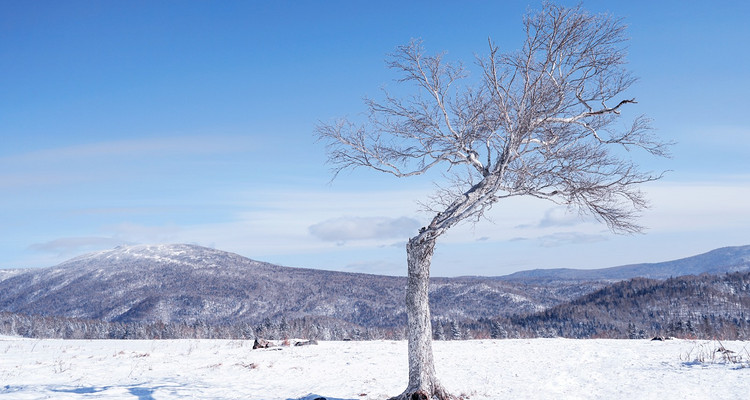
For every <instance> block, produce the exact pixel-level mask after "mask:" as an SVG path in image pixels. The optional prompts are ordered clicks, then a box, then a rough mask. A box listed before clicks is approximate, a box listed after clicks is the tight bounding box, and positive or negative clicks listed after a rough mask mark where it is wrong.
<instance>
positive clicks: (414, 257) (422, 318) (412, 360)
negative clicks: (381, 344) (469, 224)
mask: <svg viewBox="0 0 750 400" xmlns="http://www.w3.org/2000/svg"><path fill="white" fill-rule="evenodd" d="M433 236H434V232H429V231H425V230H423V231H422V232H420V234H419V235H417V236H415V237H413V238H411V239H410V240H409V242H408V243H407V245H406V256H407V263H408V267H409V270H408V279H407V289H406V314H407V318H408V339H409V345H408V347H409V384H408V386H407V388H406V390H405V391H404V392H403V393H402V394H401V395H399V396H396V397H393V398H392V399H391V400H412V399H435V398H437V399H454V398H455V397H453V396H451V395H450V394H448V392H446V391H445V389H443V387H442V385H440V383H439V382H438V380H437V375H436V374H435V366H434V362H433V356H432V322H431V317H430V303H429V289H430V286H429V285H430V262H431V261H432V254H433V252H434V250H435V240H436V237H433Z"/></svg>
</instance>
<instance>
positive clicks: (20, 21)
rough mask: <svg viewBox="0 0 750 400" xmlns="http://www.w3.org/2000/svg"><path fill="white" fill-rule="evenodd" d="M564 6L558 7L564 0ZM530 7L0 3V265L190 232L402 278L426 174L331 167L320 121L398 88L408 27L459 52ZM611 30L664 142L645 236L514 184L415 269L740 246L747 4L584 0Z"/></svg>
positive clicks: (578, 264)
mask: <svg viewBox="0 0 750 400" xmlns="http://www.w3.org/2000/svg"><path fill="white" fill-rule="evenodd" d="M563 4H570V5H573V4H575V3H574V2H563ZM539 5H540V2H537V1H502V2H500V1H466V2H460V3H459V2H442V1H422V2H420V1H416V2H397V1H393V2H390V1H379V2H358V1H314V2H313V1H299V2H285V1H268V2H250V1H238V2H231V1H224V2H210V1H121V2H115V1H99V2H92V1H33V2H28V1H8V0H2V1H0V88H1V89H0V193H1V194H2V195H1V196H0V268H21V267H41V266H51V265H55V264H57V263H59V262H62V261H64V260H66V259H68V258H71V257H73V256H76V255H80V254H82V253H85V252H89V251H97V250H104V249H108V248H112V247H115V246H117V245H121V244H150V243H175V242H177V243H194V244H199V245H204V246H209V247H215V248H217V249H221V250H227V251H232V252H236V253H239V254H241V255H244V256H247V257H250V258H254V259H258V260H263V261H269V262H274V263H278V264H282V265H288V266H299V267H310V268H323V269H335V270H343V271H356V272H368V273H382V274H393V275H403V274H405V249H404V243H405V240H406V239H407V238H408V237H409V236H410V235H411V234H413V233H415V232H416V230H417V229H418V227H419V226H420V224H422V223H424V222H425V221H427V220H428V217H429V216H428V215H426V214H423V213H421V212H419V206H418V205H417V201H419V200H420V199H424V198H425V197H426V196H427V195H429V193H430V192H431V189H432V186H431V182H430V181H429V180H427V179H424V178H416V179H410V180H398V179H395V178H392V177H390V176H385V175H379V174H377V173H375V172H371V171H365V170H358V171H355V172H351V173H344V174H342V175H340V176H339V177H338V178H336V180H334V181H333V182H331V177H332V175H331V173H330V171H329V167H328V166H327V165H326V164H325V161H326V155H325V149H324V145H323V144H322V143H316V141H315V138H314V135H313V132H314V127H315V125H316V124H317V123H318V122H319V121H331V120H332V119H334V118H337V117H342V116H350V117H351V116H353V117H355V118H356V116H357V115H359V113H361V112H363V111H364V105H363V102H362V98H363V97H364V96H370V97H376V98H377V96H379V95H380V88H382V87H388V88H394V87H396V85H397V84H396V83H395V82H394V81H393V80H394V78H395V76H394V75H393V73H392V71H389V70H388V69H387V68H386V67H385V62H384V59H385V56H386V54H387V53H389V52H392V51H393V50H394V49H395V48H396V46H398V45H400V44H404V43H407V42H408V41H409V40H410V39H411V38H421V39H422V40H423V41H424V44H425V46H426V47H427V49H428V51H431V52H438V51H443V50H445V51H447V52H448V57H450V58H451V59H455V60H459V59H460V60H464V62H465V63H466V65H467V66H469V67H470V68H473V66H472V62H473V59H474V55H475V54H483V53H484V52H486V47H487V45H486V43H487V38H488V37H492V39H493V40H494V41H495V42H496V43H497V44H498V45H499V46H500V48H501V50H507V51H513V50H515V49H517V48H518V46H520V44H521V40H522V39H523V31H522V29H521V18H522V15H523V14H524V13H525V12H526V10H527V9H528V8H529V7H531V8H538V7H539ZM584 7H585V8H586V9H588V10H590V11H592V12H611V13H613V14H614V15H615V16H618V17H623V18H624V19H625V21H626V23H627V24H628V26H629V30H628V34H629V36H630V38H631V40H630V42H629V61H630V64H629V67H630V69H631V70H632V71H633V73H634V74H635V75H637V76H639V77H640V80H639V82H638V83H637V84H636V85H635V86H634V87H633V88H632V89H631V90H630V92H629V94H632V96H633V97H635V98H636V99H637V100H638V104H637V105H634V106H632V107H631V109H629V110H628V111H627V112H629V113H632V115H636V114H643V113H645V114H647V115H649V116H650V117H652V118H653V120H654V126H655V128H656V129H657V130H656V133H657V134H658V135H660V136H661V137H663V138H664V139H666V140H673V141H676V142H677V145H675V147H674V148H673V153H674V156H673V158H672V159H669V160H663V159H650V158H647V157H641V156H640V155H637V154H636V155H635V157H639V161H640V162H641V165H642V166H643V168H644V169H646V170H656V171H660V170H665V169H669V170H672V172H670V173H668V174H667V176H666V177H665V178H664V179H663V180H661V181H658V182H656V183H651V184H648V185H646V186H644V187H643V189H644V191H645V192H647V193H648V195H649V197H650V199H651V201H652V208H651V209H650V210H649V211H647V212H646V213H645V214H644V215H643V218H642V220H641V222H642V223H643V224H644V225H646V226H647V227H648V228H649V229H648V230H647V232H646V234H641V235H633V236H620V235H614V234H611V233H609V232H607V230H606V227H605V226H603V225H600V224H597V223H594V222H592V221H590V220H587V219H581V218H579V217H578V216H577V215H574V214H570V213H568V212H567V211H566V210H565V209H564V208H560V207H558V206H556V205H555V204H552V203H545V202H541V201H538V200H532V199H513V200H512V201H508V202H506V203H500V204H498V205H497V206H496V207H495V208H494V209H493V211H492V213H491V215H490V217H491V221H483V222H480V223H478V224H476V225H463V226H459V227H457V228H456V229H454V231H452V232H450V233H449V234H448V235H446V236H445V237H443V238H442V240H441V241H440V242H439V243H438V248H437V251H436V254H435V258H434V260H433V275H439V276H455V275H501V274H506V273H511V272H514V271H517V270H521V269H531V268H550V267H573V268H595V267H607V266H614V265H622V264H627V263H635V262H658V261H665V260H669V259H674V258H679V257H684V256H689V255H693V254H697V253H700V252H704V251H708V250H711V249H713V248H717V247H722V246H730V245H745V244H750V235H748V232H750V230H749V229H748V227H750V202H749V201H748V200H747V199H748V198H750V122H749V121H748V118H747V115H748V111H747V104H746V103H747V101H746V97H747V95H748V93H750V78H748V74H747V71H748V65H750V56H749V55H748V53H749V52H748V51H747V49H748V43H750V27H748V24H747V21H746V17H747V15H750V5H747V4H746V3H745V2H739V1H732V2H723V1H717V2H698V1H696V2H690V1H659V2H655V1H629V2H595V1H589V2H585V3H584Z"/></svg>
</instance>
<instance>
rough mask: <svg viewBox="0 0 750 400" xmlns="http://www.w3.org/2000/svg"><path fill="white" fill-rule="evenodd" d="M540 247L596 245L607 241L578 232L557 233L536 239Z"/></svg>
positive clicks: (603, 238) (595, 235)
mask: <svg viewBox="0 0 750 400" xmlns="http://www.w3.org/2000/svg"><path fill="white" fill-rule="evenodd" d="M536 240H537V241H538V242H539V245H541V246H542V247H558V246H565V245H570V244H582V243H596V242H603V241H605V240H607V237H606V236H604V235H597V234H588V233H580V232H558V233H553V234H551V235H545V236H542V237H539V238H537V239H536Z"/></svg>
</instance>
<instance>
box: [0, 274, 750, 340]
mask: <svg viewBox="0 0 750 400" xmlns="http://www.w3.org/2000/svg"><path fill="white" fill-rule="evenodd" d="M433 333H434V334H433V336H434V338H435V339H436V340H465V339H489V338H493V339H502V338H536V337H565V338H576V339H583V338H613V339H626V338H628V339H642V338H650V337H654V336H668V337H677V338H688V339H725V340H748V339H750V273H748V272H745V273H732V274H725V275H721V276H716V275H701V276H683V277H678V278H671V279H667V280H652V279H643V278H636V279H631V280H628V281H622V282H618V283H615V284H612V285H610V286H607V287H605V288H603V289H601V290H598V291H595V292H593V293H590V294H587V295H584V296H582V297H580V298H577V299H575V300H573V301H570V302H566V303H563V304H560V305H558V306H555V307H552V308H549V309H547V310H545V311H542V312H537V313H524V314H517V315H511V316H502V317H497V318H481V319H463V320H459V319H447V318H439V319H437V318H436V319H434V320H433ZM0 334H4V335H18V336H24V337H29V338H60V339H254V338H264V339H277V340H281V339H286V338H304V339H316V340H378V339H386V340H401V339H404V338H405V337H406V335H405V326H402V325H401V324H398V325H393V326H390V327H371V326H370V327H368V326H361V325H357V324H353V323H350V322H346V321H343V320H340V319H336V318H330V317H304V318H298V319H286V318H280V319H274V320H266V321H264V322H262V323H260V324H256V325H251V324H248V323H239V324H221V325H215V324H208V323H205V322H201V321H197V322H191V323H185V322H178V323H163V322H156V323H144V322H105V321H98V320H80V319H73V318H61V317H52V316H39V315H25V314H19V313H9V312H0Z"/></svg>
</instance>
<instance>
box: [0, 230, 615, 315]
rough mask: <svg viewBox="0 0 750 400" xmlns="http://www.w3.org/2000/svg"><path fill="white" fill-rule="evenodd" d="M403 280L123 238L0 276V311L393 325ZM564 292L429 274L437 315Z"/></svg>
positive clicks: (503, 308)
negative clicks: (124, 243) (120, 243)
mask: <svg viewBox="0 0 750 400" xmlns="http://www.w3.org/2000/svg"><path fill="white" fill-rule="evenodd" d="M405 287H406V280H405V278H402V277H390V276H378V275H367V274H354V273H344V272H332V271H322V270H313V269H301V268H288V267H281V266H277V265H272V264H268V263H264V262H259V261H254V260H251V259H248V258H245V257H242V256H239V255H237V254H233V253H228V252H224V251H219V250H214V249H210V248H205V247H199V246H193V245H184V244H175V245H152V246H132V247H118V248H116V249H114V250H109V251H102V252H98V253H92V254H87V255H84V256H81V257H77V258H74V259H72V260H69V261H67V262H64V263H62V264H60V265H57V266H55V267H50V268H42V269H29V270H25V271H22V272H21V273H15V274H13V275H12V276H10V277H9V278H7V279H5V280H2V281H0V311H9V312H15V313H23V314H33V315H48V316H63V317H72V318H81V319H97V320H105V321H119V322H141V321H142V322H157V321H161V322H188V323H193V322H196V321H202V322H206V323H209V324H228V323H233V324H235V323H242V322H247V323H250V324H258V323H261V322H263V321H264V320H281V319H282V318H286V319H289V320H292V319H298V318H303V317H325V318H334V319H337V320H341V321H345V322H347V323H353V324H358V325H362V326H370V327H372V326H375V327H393V326H400V325H402V324H403V323H404V322H405V320H406V317H405V309H404V306H403V297H404V291H405ZM599 287H601V285H596V284H593V285H591V286H584V287H582V288H581V292H582V293H584V292H590V291H592V290H594V289H596V288H599ZM558 292H559V293H558ZM568 298H569V293H567V292H564V291H558V290H554V289H553V290H550V289H549V288H545V289H544V290H538V288H536V287H526V286H525V285H519V284H516V283H513V284H511V283H507V282H503V281H499V280H494V279H487V278H453V279H447V278H438V279H434V280H433V285H432V310H433V314H434V315H435V316H436V317H440V318H460V319H463V318H472V319H476V318H483V317H494V316H497V315H504V314H507V313H509V312H519V311H520V312H523V311H526V312H531V311H536V310H539V309H543V308H547V307H550V306H552V305H555V304H558V303H560V302H561V301H564V300H566V299H568Z"/></svg>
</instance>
